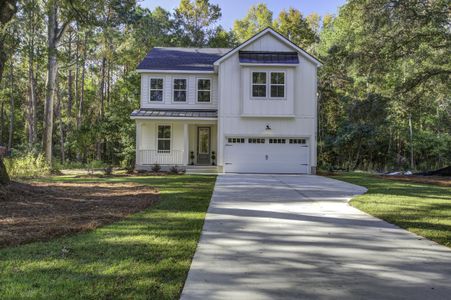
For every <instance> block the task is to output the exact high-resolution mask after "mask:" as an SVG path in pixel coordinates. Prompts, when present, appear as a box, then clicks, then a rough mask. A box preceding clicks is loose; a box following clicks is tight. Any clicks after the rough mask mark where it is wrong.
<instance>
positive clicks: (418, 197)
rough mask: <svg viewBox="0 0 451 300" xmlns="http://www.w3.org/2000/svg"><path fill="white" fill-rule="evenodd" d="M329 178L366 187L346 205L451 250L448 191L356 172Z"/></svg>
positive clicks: (450, 191)
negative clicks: (364, 192) (364, 191)
mask: <svg viewBox="0 0 451 300" xmlns="http://www.w3.org/2000/svg"><path fill="white" fill-rule="evenodd" d="M332 178H335V179H338V180H343V181H347V182H350V183H353V184H357V185H360V186H364V187H366V188H368V192H367V193H366V194H364V195H360V196H357V197H355V198H354V199H353V200H351V202H350V204H351V205H352V206H354V207H357V208H358V209H360V210H362V211H364V212H367V213H369V214H371V215H373V216H375V217H378V218H380V219H383V220H386V221H387V222H389V223H392V224H396V225H398V226H400V227H402V228H405V229H407V230H409V231H411V232H414V233H416V234H418V235H421V236H423V237H426V238H428V239H430V240H433V241H436V242H437V243H440V244H442V245H445V246H448V247H451V188H450V187H441V186H435V185H430V184H418V183H409V182H402V181H394V180H388V179H382V178H378V177H375V176H371V175H365V174H360V173H349V174H341V175H337V176H333V177H332Z"/></svg>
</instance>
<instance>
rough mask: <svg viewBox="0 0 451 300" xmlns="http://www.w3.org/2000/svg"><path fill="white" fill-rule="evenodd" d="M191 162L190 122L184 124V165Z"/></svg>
mask: <svg viewBox="0 0 451 300" xmlns="http://www.w3.org/2000/svg"><path fill="white" fill-rule="evenodd" d="M188 164H189V130H188V123H185V124H183V165H185V166H186V165H188Z"/></svg>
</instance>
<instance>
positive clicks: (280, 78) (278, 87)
mask: <svg viewBox="0 0 451 300" xmlns="http://www.w3.org/2000/svg"><path fill="white" fill-rule="evenodd" d="M270 91H271V98H284V97H285V73H283V72H271V84H270Z"/></svg>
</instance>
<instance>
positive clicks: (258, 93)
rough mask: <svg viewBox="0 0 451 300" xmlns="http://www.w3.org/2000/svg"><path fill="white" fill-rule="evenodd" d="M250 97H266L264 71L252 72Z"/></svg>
mask: <svg viewBox="0 0 451 300" xmlns="http://www.w3.org/2000/svg"><path fill="white" fill-rule="evenodd" d="M252 97H254V98H266V72H252Z"/></svg>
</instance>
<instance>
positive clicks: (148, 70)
mask: <svg viewBox="0 0 451 300" xmlns="http://www.w3.org/2000/svg"><path fill="white" fill-rule="evenodd" d="M136 72H137V73H188V74H215V73H216V72H217V71H215V70H214V69H213V70H180V69H172V70H167V69H136Z"/></svg>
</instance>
